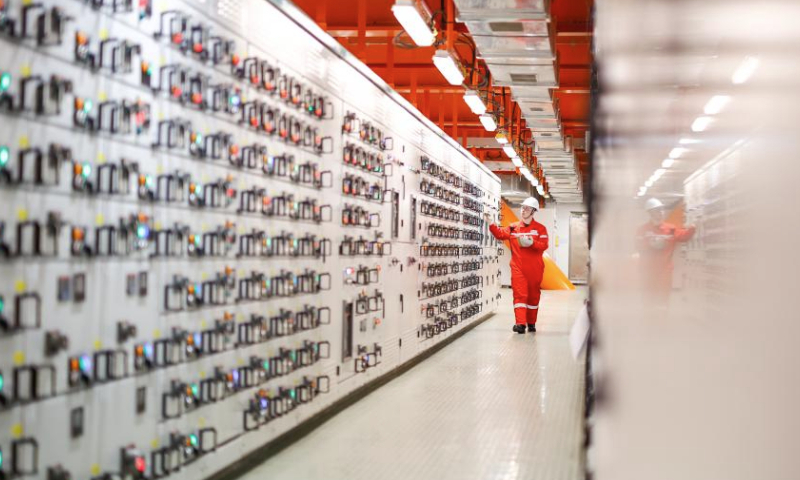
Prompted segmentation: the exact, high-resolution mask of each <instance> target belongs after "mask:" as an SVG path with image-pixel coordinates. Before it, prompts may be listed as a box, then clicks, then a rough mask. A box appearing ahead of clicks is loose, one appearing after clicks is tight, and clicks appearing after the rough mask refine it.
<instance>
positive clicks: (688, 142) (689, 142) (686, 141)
mask: <svg viewBox="0 0 800 480" xmlns="http://www.w3.org/2000/svg"><path fill="white" fill-rule="evenodd" d="M678 143H680V144H681V145H694V144H695V143H700V140H697V139H694V138H681V139H680V141H679V142H678Z"/></svg>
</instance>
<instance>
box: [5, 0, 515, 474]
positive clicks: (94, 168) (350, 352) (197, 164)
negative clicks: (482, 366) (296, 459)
mask: <svg viewBox="0 0 800 480" xmlns="http://www.w3.org/2000/svg"><path fill="white" fill-rule="evenodd" d="M0 72H2V73H1V74H0V75H1V76H0V125H2V127H1V128H0V201H2V202H3V208H2V209H0V262H2V264H1V267H0V268H2V275H0V432H1V433H0V472H2V474H0V477H2V476H5V477H6V478H18V477H22V478H33V479H48V480H66V479H70V478H75V479H92V480H95V479H97V480H100V479H107V480H114V479H143V478H148V479H150V478H152V479H155V478H163V477H171V478H175V479H185V480H197V479H203V478H208V477H210V476H211V475H213V474H215V473H217V472H219V471H220V470H221V469H224V468H225V467H227V466H229V465H230V464H231V463H232V462H235V461H236V460H237V459H239V458H241V457H242V456H243V455H246V454H247V453H249V452H252V451H254V450H255V449H257V448H258V447H260V446H262V445H264V444H266V443H268V442H269V441H271V440H273V439H275V438H276V437H278V436H279V435H281V434H283V433H285V432H287V431H289V430H291V429H292V428H293V427H295V426H297V425H298V424H299V423H300V422H302V421H304V420H306V419H308V418H310V417H311V416H313V415H314V414H316V413H318V412H320V411H321V410H323V409H325V408H326V407H329V406H330V405H331V404H332V403H334V402H336V401H337V400H338V399H341V398H342V397H344V396H345V395H347V394H348V393H349V392H352V391H354V390H355V389H357V388H359V387H361V386H363V385H365V384H367V383H369V382H371V381H373V380H375V379H377V378H378V377H380V376H382V375H386V374H387V373H389V372H391V371H392V370H393V369H395V368H397V367H398V366H400V365H402V364H404V363H405V362H408V361H409V360H411V359H413V358H414V357H416V356H418V355H420V354H422V353H424V352H425V351H426V350H427V349H429V348H430V347H431V346H433V345H436V344H437V343H439V342H441V341H442V340H444V339H446V338H447V337H449V336H451V335H452V334H453V333H454V332H458V331H459V330H461V329H463V328H464V327H465V326H467V325H469V324H471V323H473V322H476V321H478V320H480V319H482V318H485V317H486V316H487V315H490V314H491V313H492V312H493V311H494V310H495V308H496V305H497V297H498V291H499V290H498V289H499V282H498V277H497V276H498V272H499V263H498V258H497V243H496V242H495V241H494V239H492V238H491V236H490V235H487V231H486V228H485V225H484V224H483V213H484V212H486V211H492V212H496V211H497V209H498V206H499V201H500V200H499V193H500V184H499V181H498V179H497V178H496V177H495V176H494V175H492V174H491V172H489V171H488V170H486V169H485V168H484V167H483V166H482V165H481V164H480V162H478V161H477V160H475V159H474V157H472V156H471V155H470V154H469V153H468V152H467V151H466V150H464V149H463V148H461V147H460V146H459V145H458V144H457V143H455V142H454V141H453V140H451V139H449V137H447V136H445V135H444V134H443V133H442V132H441V131H440V130H438V129H437V128H436V127H435V126H434V125H432V124H431V123H430V122H429V121H427V120H425V119H424V117H422V115H421V114H419V112H417V111H416V110H414V109H413V107H411V106H410V104H408V103H407V102H405V101H404V100H403V99H402V97H400V96H399V95H397V94H396V93H394V92H392V91H391V89H389V87H388V86H386V85H385V84H384V83H383V82H381V81H380V80H379V79H378V78H377V77H376V76H375V75H374V74H372V73H371V72H369V71H368V70H367V69H366V68H365V67H364V66H363V65H361V64H360V63H359V62H357V61H356V60H355V59H354V58H353V57H351V56H350V55H349V54H347V53H346V52H345V51H344V50H343V49H342V48H341V47H339V46H338V44H337V43H336V42H335V41H333V40H332V39H331V38H330V37H328V36H327V35H325V34H324V33H323V32H322V31H321V30H319V29H318V28H316V26H315V25H314V24H313V22H311V21H310V20H309V19H307V18H306V17H304V16H303V15H302V14H301V13H299V12H298V11H297V10H296V8H295V7H294V6H292V5H291V4H289V3H288V2H282V1H278V0H274V1H266V0H161V1H159V0H156V1H153V2H151V1H150V0H34V1H30V0H0Z"/></svg>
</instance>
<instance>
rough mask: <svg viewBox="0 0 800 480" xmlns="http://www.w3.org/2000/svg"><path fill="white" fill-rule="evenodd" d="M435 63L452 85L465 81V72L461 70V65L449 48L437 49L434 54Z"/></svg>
mask: <svg viewBox="0 0 800 480" xmlns="http://www.w3.org/2000/svg"><path fill="white" fill-rule="evenodd" d="M433 64H434V65H436V68H438V69H439V72H441V74H442V75H443V76H444V78H445V79H446V80H447V83H449V84H450V85H461V84H462V83H464V73H462V72H461V65H460V64H459V63H458V60H456V58H455V56H454V55H453V54H452V53H450V52H448V51H447V50H436V53H435V54H434V55H433Z"/></svg>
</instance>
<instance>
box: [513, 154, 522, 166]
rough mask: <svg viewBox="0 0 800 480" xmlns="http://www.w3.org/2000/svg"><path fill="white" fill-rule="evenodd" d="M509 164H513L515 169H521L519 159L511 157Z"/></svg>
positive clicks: (520, 160)
mask: <svg viewBox="0 0 800 480" xmlns="http://www.w3.org/2000/svg"><path fill="white" fill-rule="evenodd" d="M511 163H513V164H514V166H515V167H517V168H519V167H521V166H522V165H523V163H522V159H521V158H519V157H513V158H512V159H511Z"/></svg>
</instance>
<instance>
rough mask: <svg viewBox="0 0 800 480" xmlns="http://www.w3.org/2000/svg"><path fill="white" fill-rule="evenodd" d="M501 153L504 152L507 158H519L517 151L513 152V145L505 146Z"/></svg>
mask: <svg viewBox="0 0 800 480" xmlns="http://www.w3.org/2000/svg"><path fill="white" fill-rule="evenodd" d="M503 152H505V154H506V155H508V157H509V158H514V157H518V156H519V155H517V151H516V150H514V146H513V145H508V144H506V146H505V147H503Z"/></svg>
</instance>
